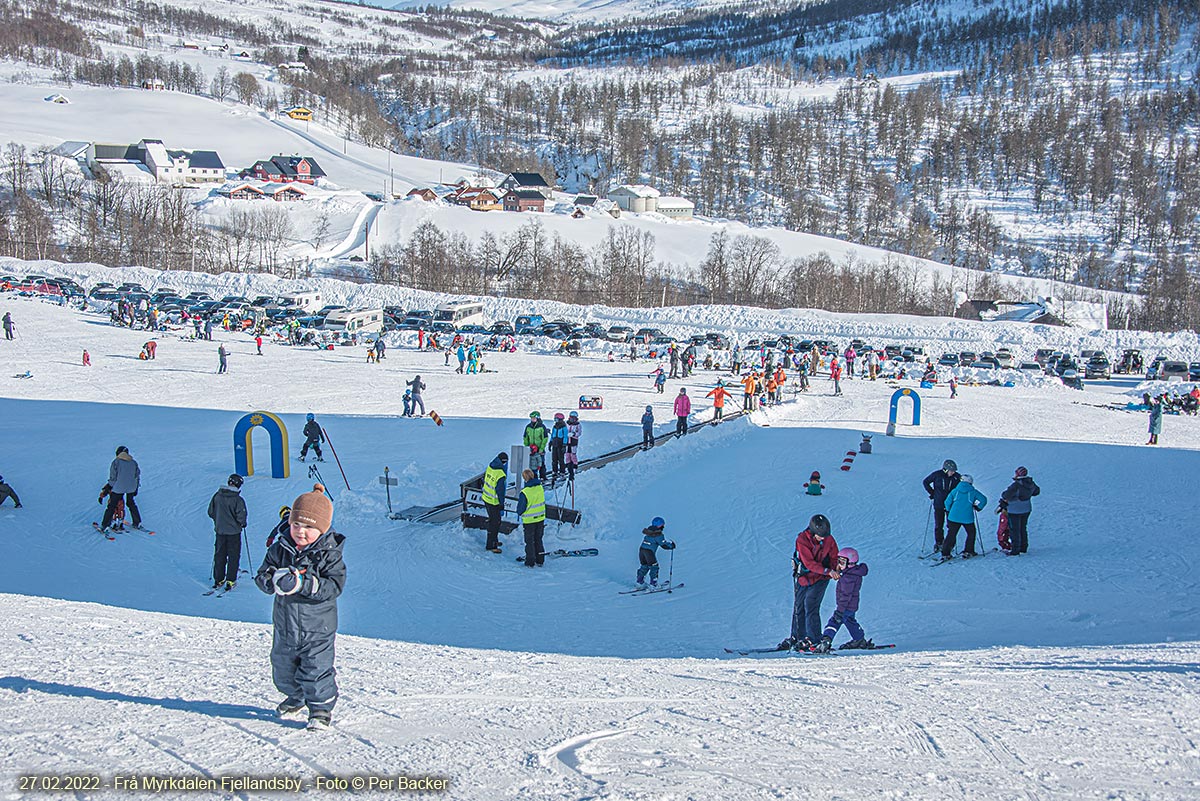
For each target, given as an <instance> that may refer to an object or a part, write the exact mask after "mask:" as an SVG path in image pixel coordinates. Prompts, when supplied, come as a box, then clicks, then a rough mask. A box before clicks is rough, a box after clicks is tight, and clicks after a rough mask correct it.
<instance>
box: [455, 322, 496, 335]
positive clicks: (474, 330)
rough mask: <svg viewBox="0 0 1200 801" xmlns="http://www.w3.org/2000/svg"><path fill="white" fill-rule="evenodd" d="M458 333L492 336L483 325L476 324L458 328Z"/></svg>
mask: <svg viewBox="0 0 1200 801" xmlns="http://www.w3.org/2000/svg"><path fill="white" fill-rule="evenodd" d="M458 333H460V334H490V333H492V332H491V331H489V330H488V329H487V328H485V327H484V326H482V325H477V324H475V323H468V324H467V325H460V326H459V327H458Z"/></svg>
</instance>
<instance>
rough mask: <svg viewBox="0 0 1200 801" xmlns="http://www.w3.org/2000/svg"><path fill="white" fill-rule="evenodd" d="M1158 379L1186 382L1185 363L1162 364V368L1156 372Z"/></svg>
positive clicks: (1186, 371) (1186, 366) (1186, 369)
mask: <svg viewBox="0 0 1200 801" xmlns="http://www.w3.org/2000/svg"><path fill="white" fill-rule="evenodd" d="M1158 378H1159V380H1160V381H1170V380H1172V379H1177V380H1179V381H1187V380H1188V365H1187V362H1163V365H1162V367H1161V368H1159V371H1158Z"/></svg>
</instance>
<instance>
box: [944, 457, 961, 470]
mask: <svg viewBox="0 0 1200 801" xmlns="http://www.w3.org/2000/svg"><path fill="white" fill-rule="evenodd" d="M942 469H943V470H945V471H947V472H949V473H957V472H958V462H956V461H954V460H953V459H947V460H946V461H944V462H942Z"/></svg>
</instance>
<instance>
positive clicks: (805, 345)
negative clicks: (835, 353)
mask: <svg viewBox="0 0 1200 801" xmlns="http://www.w3.org/2000/svg"><path fill="white" fill-rule="evenodd" d="M812 346H813V341H812V340H811V339H802V340H800V344H799V345H797V346H796V350H798V351H800V352H801V353H809V352H811V351H812Z"/></svg>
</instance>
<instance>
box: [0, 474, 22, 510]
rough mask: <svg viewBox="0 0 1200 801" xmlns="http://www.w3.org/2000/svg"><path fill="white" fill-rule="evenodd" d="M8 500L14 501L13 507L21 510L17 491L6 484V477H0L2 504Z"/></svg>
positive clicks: (0, 501) (0, 498)
mask: <svg viewBox="0 0 1200 801" xmlns="http://www.w3.org/2000/svg"><path fill="white" fill-rule="evenodd" d="M8 498H12V499H13V505H14V506H16V507H17V508H18V509H20V508H21V499H20V498H18V497H17V491H16V490H14V489H13V488H12V487H10V486H8V485H7V484H5V483H4V476H0V504H2V503H4V501H5V500H7V499H8Z"/></svg>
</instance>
